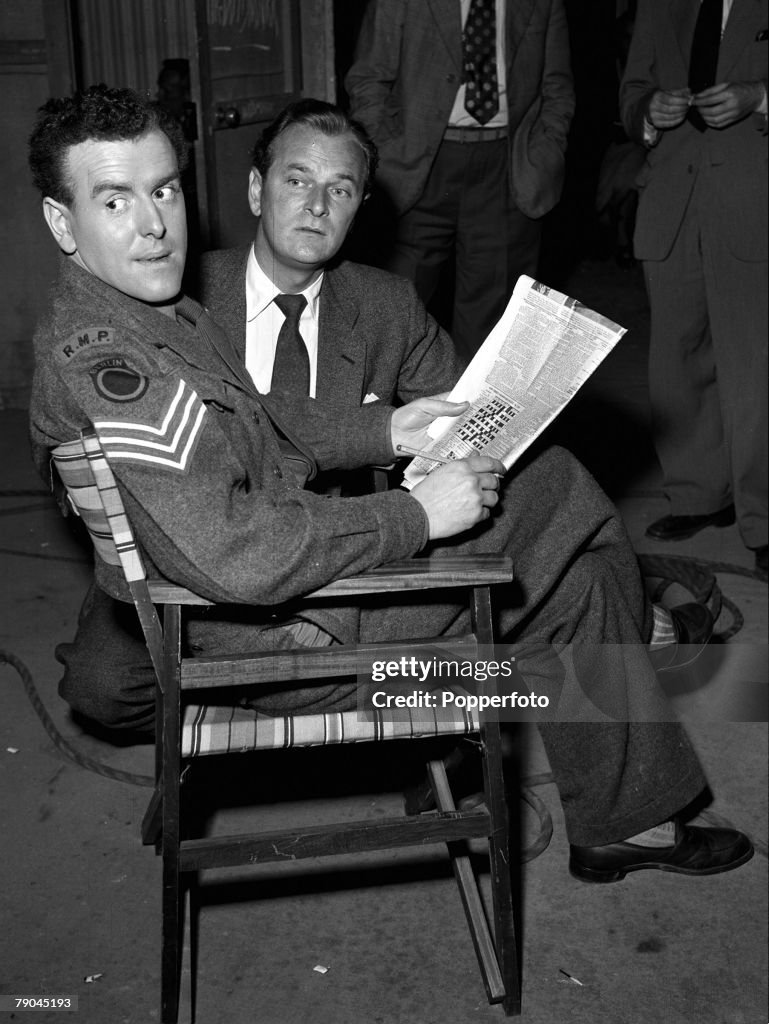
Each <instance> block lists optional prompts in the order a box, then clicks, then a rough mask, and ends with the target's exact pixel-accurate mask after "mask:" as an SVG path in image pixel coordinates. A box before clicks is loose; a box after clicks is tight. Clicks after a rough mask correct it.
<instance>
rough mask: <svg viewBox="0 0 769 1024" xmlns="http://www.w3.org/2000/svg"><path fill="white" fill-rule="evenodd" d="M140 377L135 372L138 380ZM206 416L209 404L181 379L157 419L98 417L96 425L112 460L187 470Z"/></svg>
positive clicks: (103, 446)
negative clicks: (141, 421) (136, 419)
mask: <svg viewBox="0 0 769 1024" xmlns="http://www.w3.org/2000/svg"><path fill="white" fill-rule="evenodd" d="M130 373H134V371H132V370H131V371H130ZM139 376H140V375H139V374H136V373H134V379H136V378H138V377H139ZM145 390H146V387H145ZM125 400H126V399H124V401H125ZM127 400H128V401H132V400H133V399H127ZM205 416H206V407H205V405H204V404H203V402H202V401H201V400H200V398H199V397H198V394H197V392H196V391H193V389H192V388H191V387H190V386H189V385H188V384H187V383H186V381H184V380H180V381H179V386H178V388H177V389H176V393H175V394H174V396H173V397H172V399H171V400H170V402H169V403H168V404H167V405H166V406H165V408H163V409H161V410H160V412H159V413H158V414H157V417H156V419H155V422H153V423H138V422H136V421H132V420H94V424H93V425H94V427H95V428H96V432H97V433H98V435H99V440H100V441H101V445H102V448H103V449H104V451H105V453H106V454H107V457H108V459H109V461H110V462H115V461H121V462H132V463H135V464H137V465H150V466H159V467H161V468H164V469H171V470H177V471H178V472H182V473H183V472H185V471H186V469H187V467H188V465H189V462H190V459H191V457H192V454H193V452H194V451H195V448H196V447H197V443H198V440H199V438H200V434H201V431H202V429H203V421H204V419H205Z"/></svg>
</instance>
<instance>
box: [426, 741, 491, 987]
mask: <svg viewBox="0 0 769 1024" xmlns="http://www.w3.org/2000/svg"><path fill="white" fill-rule="evenodd" d="M427 770H428V774H429V778H430V783H431V785H432V787H433V793H434V794H435V802H436V804H437V806H438V810H439V811H442V812H444V813H445V812H448V811H454V810H456V808H455V807H454V799H453V797H452V795H451V789H450V788H449V781H448V778H447V776H446V769H445V767H444V765H443V762H442V761H430V763H429V764H428V766H427ZM446 846H447V847H448V851H449V856H450V857H451V865H452V867H453V869H454V877H455V878H456V880H457V885H458V886H459V892H460V895H461V897H462V905H463V907H464V909H465V916H466V917H467V924H468V927H469V928H470V934H471V936H472V939H473V946H474V947H475V953H476V956H477V957H478V964H479V966H480V968H481V976H482V977H483V984H484V986H485V988H486V995H487V996H488V1000H489V1002H490V1003H500V1002H502V1001H503V1000H504V999H505V986H504V982H503V979H502V974H501V973H500V969H499V963H498V962H497V954H496V952H495V950H494V941H493V939H492V937H491V932H490V931H489V925H488V922H487V920H486V913H485V911H484V909H483V902H482V900H481V894H480V892H479V890H478V882H477V880H476V877H475V874H474V872H473V868H472V864H471V863H470V857H469V856H468V854H467V852H466V846H465V844H464V843H460V842H455V843H447V844H446Z"/></svg>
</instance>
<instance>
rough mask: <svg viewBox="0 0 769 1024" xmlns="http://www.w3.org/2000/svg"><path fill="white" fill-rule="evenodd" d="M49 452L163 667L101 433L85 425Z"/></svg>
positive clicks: (157, 630) (154, 619) (159, 637)
mask: <svg viewBox="0 0 769 1024" xmlns="http://www.w3.org/2000/svg"><path fill="white" fill-rule="evenodd" d="M51 455H52V459H53V464H54V466H55V467H56V471H57V472H58V474H59V477H60V478H61V482H62V483H63V484H64V486H65V487H66V489H67V497H68V499H69V503H70V505H71V507H72V508H73V509H74V511H75V512H76V513H77V514H78V515H79V516H80V518H81V519H82V520H83V522H84V523H85V526H86V529H87V530H88V533H89V535H90V537H91V540H92V541H93V546H94V548H95V549H96V553H97V555H98V557H99V558H101V559H102V561H104V562H106V563H107V565H114V566H116V567H122V569H123V575H124V576H125V579H126V582H127V583H128V588H129V590H130V591H131V597H132V598H133V602H134V606H135V607H136V611H137V614H138V616H139V622H140V623H141V627H142V631H143V633H144V639H145V640H146V642H147V648H148V650H149V653H150V657H151V658H152V663H153V665H154V666H155V671H156V672H158V673H159V672H160V666H161V663H162V652H163V632H162V629H161V627H160V620H159V619H158V616H157V612H156V611H155V607H154V605H153V603H152V598H151V596H150V590H149V585H148V583H147V573H146V571H145V569H144V564H143V562H142V559H141V555H140V554H139V551H138V549H137V546H136V539H135V537H134V534H133V530H132V529H131V527H130V524H129V522H128V518H127V516H126V514H125V508H124V506H123V499H122V498H121V497H120V491H119V490H118V487H117V484H116V482H115V477H114V475H113V473H112V470H111V469H110V466H109V463H108V462H107V458H106V456H105V454H104V452H103V451H102V447H101V444H100V443H99V438H98V437H97V435H96V433H95V432H94V431H86V430H84V431H82V432H81V435H80V438H79V439H78V440H77V441H67V442H66V443H65V444H61V445H59V446H58V448H55V449H54V450H53V452H52V453H51ZM158 677H159V676H158Z"/></svg>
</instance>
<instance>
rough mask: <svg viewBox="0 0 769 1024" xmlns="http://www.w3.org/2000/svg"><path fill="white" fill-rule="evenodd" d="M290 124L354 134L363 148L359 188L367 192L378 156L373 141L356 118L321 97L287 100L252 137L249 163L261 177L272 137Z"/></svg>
mask: <svg viewBox="0 0 769 1024" xmlns="http://www.w3.org/2000/svg"><path fill="white" fill-rule="evenodd" d="M292 125H302V126H306V127H308V128H314V129H315V130H316V131H319V132H322V133H323V134H324V135H347V134H348V133H349V134H350V135H352V136H354V138H355V140H356V142H357V143H358V145H359V146H360V148H361V149H362V150H363V155H364V157H365V160H366V180H365V182H364V184H363V192H364V195H368V193H369V192H370V191H371V184H372V181H373V178H374V174H375V172H376V167H377V162H378V160H379V156H378V154H377V148H376V145H375V144H374V142H373V140H372V139H371V138H370V137H369V134H368V132H367V131H366V129H365V128H364V127H363V125H362V124H361V123H360V122H359V121H356V120H355V119H354V118H352V117H350V116H349V115H348V114H346V113H345V112H344V111H343V110H342V108H341V107H336V106H334V104H333V103H326V102H324V101H323V100H314V99H306V100H297V101H296V102H295V103H289V105H288V106H287V107H284V108H283V110H282V111H281V112H280V113H279V114H278V116H277V117H276V118H275V120H274V121H273V122H272V124H269V125H268V126H267V127H266V128H265V129H264V131H263V132H262V134H261V135H260V136H259V138H258V139H257V140H256V145H255V146H254V149H253V153H252V158H251V162H252V164H253V166H254V167H255V168H256V170H257V171H259V173H260V174H261V176H262V177H263V178H264V177H265V176H266V174H267V172H268V171H269V169H270V166H271V164H272V159H273V147H274V145H275V141H276V140H277V139H278V138H279V137H280V136H281V135H282V134H283V132H284V131H286V129H287V128H290V127H291V126H292Z"/></svg>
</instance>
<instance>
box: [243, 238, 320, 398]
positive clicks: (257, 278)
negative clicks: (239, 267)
mask: <svg viewBox="0 0 769 1024" xmlns="http://www.w3.org/2000/svg"><path fill="white" fill-rule="evenodd" d="M322 284H323V274H321V275H320V277H319V278H318V279H317V281H313V283H312V284H311V285H310V286H309V287H308V288H305V290H304V291H303V292H300V293H299V294H301V295H304V297H305V298H306V299H307V305H306V306H305V307H304V310H303V311H302V315H301V317H300V319H299V333H300V334H301V336H302V340H303V341H304V343H305V345H306V347H307V355H308V356H309V359H310V397H311V398H315V389H316V382H317V377H318V302H319V300H318V296H319V293H320V289H321V285H322ZM281 294H282V292H281V291H280V289H279V288H276V287H275V285H274V284H273V283H272V281H271V280H270V278H269V277H268V276H267V275H266V274H265V272H264V271H263V270H262V268H261V267H260V266H259V263H258V262H257V259H256V256H255V254H254V249H253V246H252V247H251V251H250V253H249V254H248V263H247V265H246V369H247V370H248V372H249V374H250V375H251V379H252V380H253V382H254V386H255V387H256V389H257V391H260V392H261V393H262V394H263V395H266V394H267V393H268V392H269V390H270V384H271V382H272V367H273V363H274V362H275V348H276V346H277V343H278V334H280V329H281V327H282V326H283V323H284V321H285V319H286V318H285V316H284V315H283V313H281V311H280V310H279V309H278V307H277V306H276V305H275V303H274V302H273V299H274V298H275V296H276V295H281Z"/></svg>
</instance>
